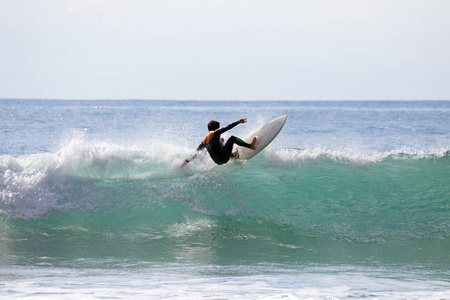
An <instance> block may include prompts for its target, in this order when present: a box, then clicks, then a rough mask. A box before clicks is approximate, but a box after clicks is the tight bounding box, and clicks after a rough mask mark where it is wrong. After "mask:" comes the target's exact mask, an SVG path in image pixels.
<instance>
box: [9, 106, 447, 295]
mask: <svg viewBox="0 0 450 300" xmlns="http://www.w3.org/2000/svg"><path fill="white" fill-rule="evenodd" d="M283 114H288V119H287V122H286V125H285V127H284V128H283V130H282V131H281V132H280V134H279V135H278V137H277V138H276V139H275V140H274V142H273V143H272V144H271V145H270V146H269V147H268V148H266V150H264V151H263V152H261V153H260V154H258V155H257V156H255V157H254V158H252V159H251V160H248V161H245V162H230V163H228V164H226V165H223V166H218V165H215V164H214V163H213V162H212V161H211V159H210V158H209V157H208V155H207V154H206V153H202V154H201V155H199V157H198V158H196V159H195V160H193V161H192V162H191V163H189V164H188V166H186V167H185V168H183V169H180V168H179V166H180V165H181V163H182V162H183V160H184V159H185V158H186V157H189V156H190V155H191V154H192V152H193V151H194V149H195V148H196V147H197V146H198V145H199V143H200V142H201V140H202V139H203V137H204V135H206V133H207V128H206V124H207V123H208V122H209V121H210V120H212V119H214V120H217V121H219V122H221V124H222V125H227V124H228V123H231V122H234V121H236V120H238V119H240V118H247V121H248V122H247V123H245V124H240V125H238V126H237V127H235V128H233V129H232V130H231V131H229V132H227V134H228V133H229V134H228V135H227V134H225V137H227V136H229V135H231V134H233V135H236V136H239V137H246V136H247V135H249V134H250V133H251V132H252V131H254V130H256V129H257V128H258V127H259V126H261V125H263V124H264V123H266V122H268V121H270V120H272V119H274V118H276V117H278V116H280V115H283ZM0 298H5V299H18V298H27V299H161V298H164V299H281V298H283V299H450V101H412V102H407V101H401V102H395V101H370V102H358V101H354V102H345V101H342V102H319V101H311V102H283V101H274V102H253V101H252V102H245V101H235V102H233V101H228V102H227V101H211V102H208V101H203V102H202V101H133V100H128V101H52V100H45V101H44V100H0Z"/></svg>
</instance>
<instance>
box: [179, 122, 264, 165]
mask: <svg viewBox="0 0 450 300" xmlns="http://www.w3.org/2000/svg"><path fill="white" fill-rule="evenodd" d="M245 122H247V119H240V120H239V121H236V122H233V123H231V124H229V125H227V126H225V127H222V128H220V123H219V122H217V121H211V122H209V123H208V130H209V133H208V134H207V135H206V136H205V138H204V139H203V142H202V143H201V144H200V145H199V146H198V147H197V149H196V150H195V151H196V152H195V154H194V155H192V157H191V158H189V159H186V160H185V161H184V162H183V164H182V165H181V166H180V168H182V167H184V166H185V165H187V164H188V163H189V162H190V161H191V160H192V159H194V158H195V157H196V156H197V154H198V152H199V151H201V150H203V149H204V148H206V149H207V150H208V153H209V155H210V156H211V158H212V160H213V161H214V162H215V163H216V164H218V165H222V164H225V163H227V162H228V161H229V160H230V158H231V156H232V153H231V152H232V151H233V145H234V144H236V145H239V146H242V147H246V148H250V149H252V150H255V148H256V144H257V143H258V138H257V137H256V136H255V137H254V138H253V140H252V143H251V144H249V143H246V142H244V141H243V140H241V139H240V138H238V137H235V136H231V137H230V138H229V139H228V141H227V142H226V144H225V145H224V144H223V139H222V138H220V135H221V134H222V133H224V132H225V131H228V130H230V129H231V128H233V127H235V126H236V125H238V124H239V123H245Z"/></svg>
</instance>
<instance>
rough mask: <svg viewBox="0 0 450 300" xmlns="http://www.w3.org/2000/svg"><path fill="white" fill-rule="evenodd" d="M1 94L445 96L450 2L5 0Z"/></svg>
mask: <svg viewBox="0 0 450 300" xmlns="http://www.w3.org/2000/svg"><path fill="white" fill-rule="evenodd" d="M0 98H3V99H5V98H40V99H47V98H48V99H179V100H184V99H192V100H216V99H218V100H428V99H437V100H450V1H448V0H441V1H435V0H420V1H416V0H378V1H365V0H342V1H341V0H308V1H302V0H273V1H266V0H172V1H171V0H158V1H155V0H0Z"/></svg>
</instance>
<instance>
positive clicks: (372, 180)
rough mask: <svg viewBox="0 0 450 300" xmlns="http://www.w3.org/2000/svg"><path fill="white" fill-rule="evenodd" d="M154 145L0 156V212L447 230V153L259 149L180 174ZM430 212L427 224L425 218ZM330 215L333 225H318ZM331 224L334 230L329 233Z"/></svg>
mask: <svg viewBox="0 0 450 300" xmlns="http://www.w3.org/2000/svg"><path fill="white" fill-rule="evenodd" d="M158 147H159V146H156V145H155V146H150V147H147V148H146V149H143V148H140V147H136V146H120V145H117V144H113V143H107V142H98V141H97V142H95V141H94V142H92V141H87V140H86V139H85V138H83V137H77V138H72V139H70V140H68V141H67V142H65V143H64V144H63V145H62V146H61V148H60V149H59V150H58V151H56V152H54V153H38V154H32V155H26V156H20V157H11V156H1V157H0V180H1V182H0V187H1V192H0V214H1V215H5V216H8V217H10V218H19V219H42V218H48V217H50V216H52V215H55V214H62V213H66V212H69V211H79V212H81V213H94V214H95V213H107V214H111V215H119V216H122V215H127V214H136V213H137V211H142V212H143V213H146V214H152V216H153V217H154V220H155V222H159V221H161V220H163V222H167V220H175V219H174V217H173V216H174V215H176V216H183V215H184V216H187V215H196V214H200V215H205V216H212V217H221V216H227V217H239V216H247V217H256V216H257V217H259V218H261V219H264V220H267V221H270V222H277V223H281V224H287V225H289V226H294V227H302V228H308V230H319V231H328V232H334V233H336V232H340V234H342V233H344V232H347V231H350V230H351V226H350V227H346V226H344V225H342V224H344V223H347V222H348V223H349V224H351V223H353V222H354V220H360V223H361V224H363V223H365V221H363V220H364V218H367V217H369V219H370V221H369V222H373V223H376V224H377V226H376V227H375V228H378V229H374V230H375V231H379V230H382V229H380V228H383V226H381V225H380V224H378V221H377V218H378V217H381V216H390V217H392V218H394V219H395V218H401V219H404V218H407V217H406V215H405V213H406V214H416V213H419V214H418V215H417V216H416V217H415V218H416V219H418V218H421V216H424V217H423V218H425V220H421V221H420V222H419V221H418V222H417V223H418V224H429V225H430V224H434V225H433V226H434V227H433V228H434V229H430V228H431V227H427V226H425V227H426V228H428V229H426V230H425V232H434V233H435V234H437V235H442V232H444V234H443V235H444V236H446V235H447V232H448V231H446V230H447V229H445V228H444V229H442V227H439V225H438V224H437V223H436V220H441V221H442V222H443V223H442V224H444V225H443V226H444V227H445V226H448V220H447V221H446V220H444V219H445V218H444V216H445V214H447V213H448V210H449V203H448V202H449V201H450V199H449V193H450V191H449V186H448V182H447V181H446V178H447V179H448V178H450V174H449V172H450V171H449V170H450V166H449V165H450V159H449V158H450V154H449V151H448V150H439V151H436V152H433V153H423V152H411V151H409V152H408V151H405V149H401V150H399V151H393V152H388V153H378V154H371V155H354V154H351V153H344V152H336V151H329V150H324V149H312V150H308V149H306V150H301V149H273V148H269V149H267V150H266V151H264V152H263V153H262V154H260V155H258V156H257V157H255V158H253V159H252V160H249V161H247V162H235V163H229V164H227V165H225V166H216V165H215V164H214V163H212V162H211V160H210V159H208V156H207V155H206V154H205V155H200V157H199V158H198V159H197V160H195V161H192V162H191V163H190V164H189V165H188V166H187V167H186V168H183V169H180V168H179V165H180V164H181V162H182V161H183V158H184V157H186V156H188V155H189V153H190V150H189V149H186V148H182V147H168V151H161V149H159V148H158ZM424 203H427V205H428V206H426V205H424ZM439 209H441V210H442V211H441V212H438V213H437V217H436V215H434V214H433V211H434V210H439ZM423 210H424V211H425V213H424V212H423ZM330 216H333V218H334V219H335V220H334V221H332V222H330V224H326V223H327V221H326V220H328V219H329V217H330ZM319 218H323V219H324V220H321V221H320V222H317V220H318V219H319ZM427 218H428V219H427ZM334 222H338V223H339V224H341V225H340V226H334V227H333V226H332V225H331V224H333V223H334ZM406 223H408V224H410V223H411V222H409V221H407V222H406ZM412 223H414V222H412ZM312 224H315V225H312ZM317 224H322V225H317ZM445 224H447V225H445ZM430 226H431V225H430ZM438 228H441V230H439V229H438ZM436 232H437V233H436Z"/></svg>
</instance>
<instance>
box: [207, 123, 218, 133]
mask: <svg viewBox="0 0 450 300" xmlns="http://www.w3.org/2000/svg"><path fill="white" fill-rule="evenodd" d="M219 127H220V123H219V122H217V121H211V122H209V123H208V130H209V131H214V130H216V129H219Z"/></svg>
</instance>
